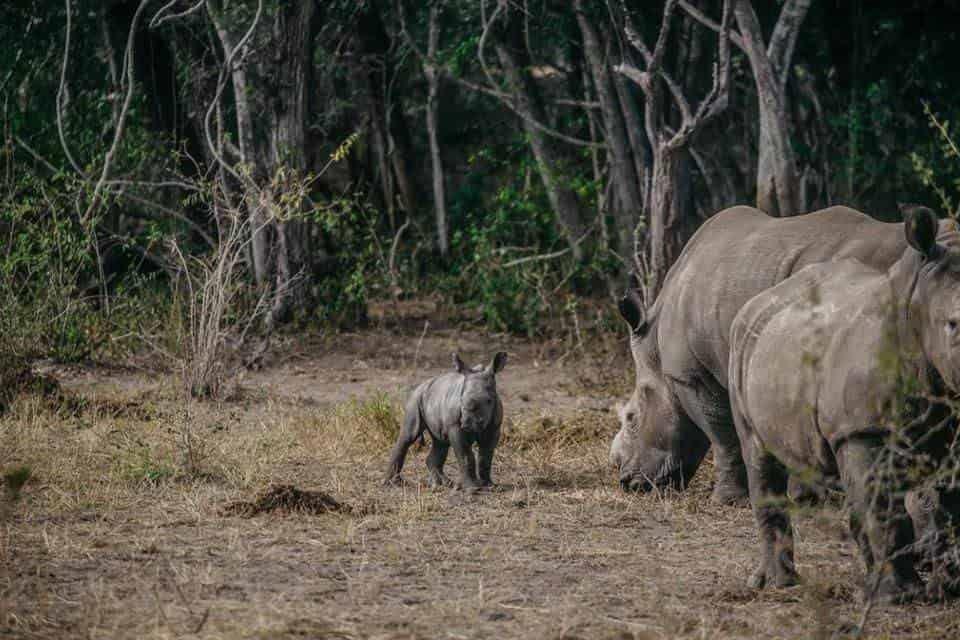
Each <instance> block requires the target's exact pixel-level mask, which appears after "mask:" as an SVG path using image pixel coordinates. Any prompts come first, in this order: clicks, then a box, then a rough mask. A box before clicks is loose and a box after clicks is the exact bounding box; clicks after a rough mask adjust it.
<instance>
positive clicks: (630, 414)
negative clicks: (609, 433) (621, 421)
mask: <svg viewBox="0 0 960 640" xmlns="http://www.w3.org/2000/svg"><path fill="white" fill-rule="evenodd" d="M636 417H637V414H635V413H634V412H633V411H628V412H627V415H626V418H627V422H633V420H634V418H636Z"/></svg>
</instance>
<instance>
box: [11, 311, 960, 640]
mask: <svg viewBox="0 0 960 640" xmlns="http://www.w3.org/2000/svg"><path fill="white" fill-rule="evenodd" d="M421 336H422V339H421ZM570 344H571V343H562V342H556V343H549V342H548V343H544V342H528V341H523V340H518V339H515V338H509V337H505V336H489V335H483V334H480V333H475V332H467V331H459V330H457V329H455V328H444V329H432V328H431V329H429V330H428V331H427V332H426V333H423V332H422V331H421V330H419V329H410V330H404V331H400V330H398V331H387V330H380V331H376V332H372V333H365V334H364V333H360V334H348V335H337V336H320V337H317V336H313V337H296V338H293V337H289V338H287V339H286V343H285V344H282V345H280V348H279V349H278V350H277V351H276V352H275V353H276V354H277V355H276V356H274V358H273V359H272V360H271V361H268V362H266V363H265V367H264V369H263V370H261V371H258V372H255V373H253V374H250V375H248V376H247V377H246V378H245V379H244V380H242V381H241V383H240V389H239V392H238V393H237V394H236V396H235V398H233V399H231V400H230V401H227V402H222V403H205V404H190V405H187V404H185V403H184V402H182V401H181V400H180V396H179V395H178V393H177V391H176V383H175V382H174V381H173V380H172V379H171V377H170V376H168V375H165V374H157V373H149V372H139V373H138V372H131V371H124V370H118V369H100V368H96V367H94V368H73V369H70V370H59V371H57V372H56V374H57V377H58V378H59V379H60V380H61V384H62V386H63V387H64V389H65V391H67V392H69V393H71V394H75V395H76V396H77V397H80V398H82V399H83V400H84V401H85V402H87V403H88V404H87V406H90V407H98V406H99V407H126V408H125V409H123V410H119V411H111V410H106V409H104V410H96V411H79V412H57V411H54V410H51V409H50V407H49V406H48V405H47V404H46V403H45V402H43V401H40V400H31V399H29V398H21V399H20V400H17V401H15V402H14V403H13V404H12V405H11V407H10V411H9V412H8V414H7V415H6V416H4V417H3V418H2V419H0V467H2V469H0V470H8V469H13V468H19V467H24V466H25V467H29V469H30V470H31V474H32V475H31V477H30V478H29V480H27V482H26V484H25V485H24V486H23V487H22V488H21V490H20V493H19V499H17V500H16V501H11V500H6V501H4V500H3V499H2V498H0V503H2V508H0V637H3V638H81V637H82V638H211V639H214V638H350V639H354V638H385V639H386V638H397V639H400V638H403V639H408V638H547V639H550V640H559V639H560V638H566V639H573V638H582V639H584V640H587V639H593V638H600V639H604V638H606V639H626V638H631V639H634V640H638V639H641V638H643V639H654V638H719V637H723V638H726V637H761V638H831V637H845V636H848V635H849V634H850V632H851V631H852V630H853V629H854V625H855V624H856V622H857V621H858V620H859V616H860V611H861V604H860V602H859V590H858V586H859V583H860V581H861V580H862V575H861V571H860V569H859V568H858V565H857V564H856V563H855V562H854V561H853V560H854V554H855V550H854V547H853V545H852V543H851V542H850V540H849V539H848V538H847V536H846V533H845V526H844V514H843V513H842V512H841V511H840V509H839V508H838V506H837V505H836V504H832V505H828V506H827V507H822V508H816V509H801V510H799V511H798V513H797V516H796V527H797V543H798V550H797V554H798V565H799V567H798V568H799V570H800V573H801V575H802V576H803V578H804V583H803V584H802V585H801V586H799V587H796V588H792V589H786V590H769V591H763V592H758V591H754V590H751V589H748V588H747V587H746V586H745V581H746V577H747V575H748V573H749V571H750V569H752V567H753V564H754V560H755V557H756V552H757V534H756V531H755V528H754V525H753V518H752V515H751V514H750V512H749V510H748V509H745V508H735V507H718V506H715V505H712V504H710V502H709V493H710V489H711V483H712V468H711V467H710V466H709V464H708V465H707V466H706V468H704V469H703V470H702V472H701V473H700V474H699V475H698V477H697V479H696V481H695V482H694V485H693V487H691V489H690V490H688V491H687V492H686V493H684V494H682V495H642V496H637V495H628V494H625V493H623V492H621V491H620V490H619V488H618V487H617V483H616V477H615V474H614V473H613V471H612V470H611V469H610V468H609V467H608V466H607V448H608V446H609V441H610V439H611V438H612V436H613V434H614V433H615V431H616V428H617V426H616V418H615V414H614V413H613V412H612V411H611V407H612V405H613V404H614V403H615V402H616V401H617V400H622V399H623V397H624V396H625V395H626V392H627V390H628V388H629V386H630V384H631V383H632V363H631V362H630V360H629V355H628V354H627V352H626V345H625V343H624V342H623V341H620V340H619V339H613V338H611V339H609V340H608V341H606V342H604V341H602V340H596V341H594V342H592V343H590V344H586V345H584V346H583V349H573V350H571V346H570ZM500 349H503V350H506V351H507V352H508V353H509V355H510V361H509V363H508V365H507V368H506V369H505V370H504V371H503V373H502V375H501V377H500V379H499V384H500V387H501V393H502V395H503V399H504V404H505V411H506V421H505V430H504V439H503V441H502V443H501V446H500V448H499V449H498V451H497V458H496V460H495V462H494V481H495V482H496V483H497V486H496V487H494V489H493V490H492V491H490V492H481V493H477V494H467V493H464V492H459V491H453V490H435V489H430V488H428V487H427V486H426V484H425V482H424V480H425V477H426V472H425V464H424V458H425V455H426V448H416V447H415V448H414V449H413V450H412V451H411V456H410V459H409V460H408V463H407V466H406V468H405V469H404V477H405V479H406V482H405V483H404V485H403V486H402V487H390V488H387V487H383V486H381V482H380V481H381V479H382V473H383V471H384V465H385V463H386V456H387V452H388V450H389V447H390V446H391V444H392V441H393V438H394V437H395V435H396V429H397V428H398V423H399V420H400V419H401V416H402V413H401V412H402V403H403V400H404V399H405V397H406V393H407V392H408V391H409V389H410V388H412V386H413V385H414V384H416V383H417V382H419V381H420V380H423V379H424V378H426V377H429V376H431V375H435V374H436V373H439V372H440V371H443V370H446V369H447V368H448V367H450V364H449V354H450V352H451V351H453V350H458V351H459V352H460V353H461V354H462V355H463V356H464V358H465V359H466V360H468V361H469V362H471V363H474V362H480V361H484V360H486V359H487V358H489V357H490V356H491V355H492V354H493V353H494V352H496V351H497V350H500ZM136 407H140V409H137V408H136ZM141 409H142V410H141ZM187 427H188V428H189V433H190V434H191V441H190V442H191V447H192V448H191V452H192V453H191V456H192V457H191V460H192V461H193V464H195V465H197V466H198V468H199V472H195V473H186V472H185V471H184V463H183V446H184V445H183V439H182V433H183V432H184V429H185V428H187ZM448 464H450V465H451V466H452V467H455V464H456V463H455V461H453V460H451V461H450V463H448ZM452 470H453V469H451V471H452ZM251 497H252V499H251ZM234 503H241V504H243V506H242V507H236V508H235V509H236V514H237V515H250V514H252V513H253V512H256V514H257V515H256V517H225V515H224V511H223V510H224V505H231V504H234ZM334 505H339V506H334ZM957 613H958V608H957V605H956V604H953V603H948V604H942V605H921V604H915V605H909V606H899V607H886V608H882V609H878V610H877V611H876V612H875V613H873V614H872V615H871V618H870V624H869V626H868V628H867V636H868V637H909V638H942V637H956V636H957V635H958V634H960V616H958V615H957Z"/></svg>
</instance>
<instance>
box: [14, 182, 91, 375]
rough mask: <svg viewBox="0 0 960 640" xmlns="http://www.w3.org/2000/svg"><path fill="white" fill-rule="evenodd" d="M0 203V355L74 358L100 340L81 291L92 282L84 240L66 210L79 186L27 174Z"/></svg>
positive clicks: (85, 353)
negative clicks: (0, 244) (0, 247)
mask: <svg viewBox="0 0 960 640" xmlns="http://www.w3.org/2000/svg"><path fill="white" fill-rule="evenodd" d="M13 186H14V188H13V189H11V190H9V191H7V193H6V194H5V195H4V196H3V198H2V200H0V233H2V235H3V237H4V242H3V245H2V246H3V249H2V250H0V308H2V309H3V313H2V314H0V351H2V352H4V353H6V354H8V357H13V358H17V359H20V360H27V359H31V358H36V357H41V356H50V357H53V358H56V359H58V360H66V361H75V360H81V359H84V358H86V357H87V356H89V355H90V353H91V351H92V350H93V349H94V348H95V346H96V345H97V344H98V343H99V341H100V340H102V336H101V335H100V332H101V331H102V327H101V326H100V324H99V319H98V313H97V310H96V308H95V307H94V305H93V304H92V302H93V300H92V296H91V295H90V294H89V293H88V292H87V290H86V288H87V287H88V286H89V283H91V282H95V279H96V272H95V260H94V258H93V252H92V251H91V246H90V241H89V237H88V235H87V233H86V231H85V229H83V228H82V227H81V225H80V224H79V222H78V218H77V216H76V215H75V213H74V202H75V199H76V198H77V197H81V196H82V193H81V187H80V186H79V185H78V184H76V183H74V182H72V181H70V180H68V179H66V178H56V179H54V180H52V181H49V182H47V181H42V180H40V179H38V178H35V177H33V176H30V175H27V176H25V177H23V178H21V179H20V180H19V182H17V183H16V184H14V185H13Z"/></svg>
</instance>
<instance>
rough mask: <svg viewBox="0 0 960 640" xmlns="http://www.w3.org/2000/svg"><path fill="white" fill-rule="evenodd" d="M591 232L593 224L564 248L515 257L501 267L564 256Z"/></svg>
mask: <svg viewBox="0 0 960 640" xmlns="http://www.w3.org/2000/svg"><path fill="white" fill-rule="evenodd" d="M592 232H593V226H592V225H591V226H590V227H589V228H588V229H587V230H586V231H584V232H583V235H582V236H580V237H579V238H577V239H576V240H574V241H573V244H571V245H570V246H569V247H567V248H566V249H560V250H559V251H553V252H551V253H543V254H540V255H536V256H526V257H524V258H517V259H515V260H511V261H510V262H507V263H505V264H504V265H503V268H504V269H506V268H507V267H516V266H519V265H521V264H526V263H528V262H543V261H544V260H553V259H554V258H559V257H561V256H564V255H566V254H568V253H570V252H571V251H573V248H574V247H577V246H579V245H580V243H581V242H583V241H584V240H586V239H587V236H589V235H590V234H591V233H592Z"/></svg>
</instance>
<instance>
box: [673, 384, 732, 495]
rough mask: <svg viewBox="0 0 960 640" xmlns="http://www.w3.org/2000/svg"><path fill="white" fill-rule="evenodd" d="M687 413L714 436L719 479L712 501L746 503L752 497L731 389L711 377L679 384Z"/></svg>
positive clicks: (716, 468)
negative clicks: (735, 423)
mask: <svg viewBox="0 0 960 640" xmlns="http://www.w3.org/2000/svg"><path fill="white" fill-rule="evenodd" d="M675 392H676V394H677V398H678V399H679V400H680V404H681V406H683V408H684V410H685V411H686V413H687V415H688V416H690V419H691V420H693V421H694V422H695V423H696V424H697V425H698V426H699V427H700V428H701V429H702V430H703V432H704V433H705V434H706V435H707V438H709V439H710V444H711V445H712V446H713V464H714V468H715V470H716V481H715V483H714V486H713V495H712V496H711V498H710V499H711V501H712V502H714V503H716V504H737V503H743V504H745V503H746V501H747V497H748V488H747V473H746V469H745V468H744V465H743V455H742V453H741V451H740V438H738V437H737V430H736V427H735V426H734V423H733V412H732V411H731V409H730V400H729V393H728V392H727V390H726V389H724V388H722V387H720V385H718V384H717V383H715V382H713V381H710V382H709V383H707V382H703V383H701V384H697V385H680V384H677V385H676V388H675Z"/></svg>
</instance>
